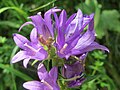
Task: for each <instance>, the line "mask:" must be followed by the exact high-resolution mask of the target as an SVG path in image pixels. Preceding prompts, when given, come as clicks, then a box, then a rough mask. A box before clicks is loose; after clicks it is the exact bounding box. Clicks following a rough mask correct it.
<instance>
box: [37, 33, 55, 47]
mask: <svg viewBox="0 0 120 90" xmlns="http://www.w3.org/2000/svg"><path fill="white" fill-rule="evenodd" d="M39 41H40V43H42V44H43V45H46V46H48V47H50V46H51V44H52V43H53V41H54V39H53V38H52V37H48V38H47V40H45V39H44V37H43V35H40V36H39Z"/></svg>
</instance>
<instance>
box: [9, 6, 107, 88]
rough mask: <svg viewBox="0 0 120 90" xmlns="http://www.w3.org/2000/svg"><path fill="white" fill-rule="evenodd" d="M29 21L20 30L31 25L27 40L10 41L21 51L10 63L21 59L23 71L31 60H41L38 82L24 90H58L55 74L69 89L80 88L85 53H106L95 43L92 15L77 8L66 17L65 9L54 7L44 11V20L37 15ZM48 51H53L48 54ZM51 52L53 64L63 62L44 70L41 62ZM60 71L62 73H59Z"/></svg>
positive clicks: (26, 85) (16, 37) (31, 83)
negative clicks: (60, 77)
mask: <svg viewBox="0 0 120 90" xmlns="http://www.w3.org/2000/svg"><path fill="white" fill-rule="evenodd" d="M59 12H61V13H60V15H59V16H58V14H57V13H59ZM29 18H30V19H31V21H29V22H26V23H24V24H23V25H22V26H21V27H20V29H19V31H21V29H22V28H23V27H24V26H26V25H29V24H31V25H33V27H34V28H33V29H32V31H31V33H30V40H28V39H27V38H26V37H24V36H22V35H20V34H16V33H15V34H13V39H14V41H15V43H16V45H17V46H18V47H20V48H21V50H20V51H19V52H18V53H17V54H16V55H15V56H14V57H13V58H12V60H11V62H12V63H16V62H19V61H21V60H23V65H24V67H25V68H27V64H28V62H29V61H30V60H31V59H32V60H38V61H40V64H39V66H38V70H37V72H38V77H39V79H40V80H39V81H28V82H26V83H24V84H23V87H24V88H26V89H29V90H60V86H59V85H58V83H57V80H58V73H59V74H61V75H62V76H63V77H64V78H65V82H66V85H67V86H68V87H76V86H80V85H81V84H82V83H83V82H84V80H85V78H84V75H83V73H84V66H85V58H86V56H87V54H88V52H89V51H92V50H94V49H101V50H106V51H108V52H109V50H108V49H107V48H106V47H105V46H102V45H100V44H98V43H97V42H95V30H94V14H90V15H83V14H82V12H81V10H80V9H79V10H78V11H77V13H74V14H73V15H71V16H70V17H69V18H67V13H66V11H65V10H60V9H58V8H56V7H55V8H52V9H50V10H48V11H47V12H45V14H44V17H42V15H41V13H38V14H37V15H34V16H30V17H29ZM51 48H54V49H55V50H54V51H55V52H50V50H51ZM50 53H55V56H52V57H57V58H56V60H52V59H53V58H52V59H50V60H52V62H58V63H59V62H60V61H58V60H63V63H62V64H61V66H59V67H58V64H56V65H54V66H53V67H52V69H51V70H50V71H47V70H46V68H45V65H44V64H42V63H43V62H42V63H41V61H42V60H49V58H51V55H50ZM57 59H58V60H57ZM60 68H61V69H62V71H61V72H58V69H59V70H61V69H60ZM63 80H64V79H63Z"/></svg>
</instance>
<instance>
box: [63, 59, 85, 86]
mask: <svg viewBox="0 0 120 90" xmlns="http://www.w3.org/2000/svg"><path fill="white" fill-rule="evenodd" d="M83 72H84V63H82V62H79V61H76V62H75V63H73V64H65V65H64V67H63V71H62V74H63V76H64V77H65V78H66V79H67V80H68V81H67V85H68V87H76V86H80V85H81V84H82V83H83V82H84V80H85V78H84V76H83Z"/></svg>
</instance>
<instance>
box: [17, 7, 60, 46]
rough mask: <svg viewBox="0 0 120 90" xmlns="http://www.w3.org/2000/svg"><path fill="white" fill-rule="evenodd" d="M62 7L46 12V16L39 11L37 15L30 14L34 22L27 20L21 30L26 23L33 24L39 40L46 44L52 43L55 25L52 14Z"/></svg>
mask: <svg viewBox="0 0 120 90" xmlns="http://www.w3.org/2000/svg"><path fill="white" fill-rule="evenodd" d="M59 11H60V9H56V7H54V8H52V9H50V10H48V11H47V12H45V14H44V18H43V17H42V15H41V13H38V14H37V15H34V16H30V17H29V18H30V19H31V20H32V22H26V23H25V24H23V25H22V26H21V27H20V29H19V31H20V30H21V29H22V28H23V27H24V26H26V25H28V24H32V25H33V26H34V28H36V30H37V32H38V35H39V40H40V42H41V43H42V44H44V45H47V46H48V45H49V44H51V43H52V41H53V39H54V27H53V26H54V25H53V22H52V19H51V15H52V14H54V13H55V12H59Z"/></svg>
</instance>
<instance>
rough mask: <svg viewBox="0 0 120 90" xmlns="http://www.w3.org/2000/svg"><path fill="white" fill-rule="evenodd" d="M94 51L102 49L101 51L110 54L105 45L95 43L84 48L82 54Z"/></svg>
mask: <svg viewBox="0 0 120 90" xmlns="http://www.w3.org/2000/svg"><path fill="white" fill-rule="evenodd" d="M94 49H101V50H105V51H107V52H109V50H108V48H106V47H105V46H103V45H100V44H98V43H97V42H93V43H92V44H91V45H89V46H88V47H86V48H84V49H83V50H82V52H88V51H92V50H94Z"/></svg>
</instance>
